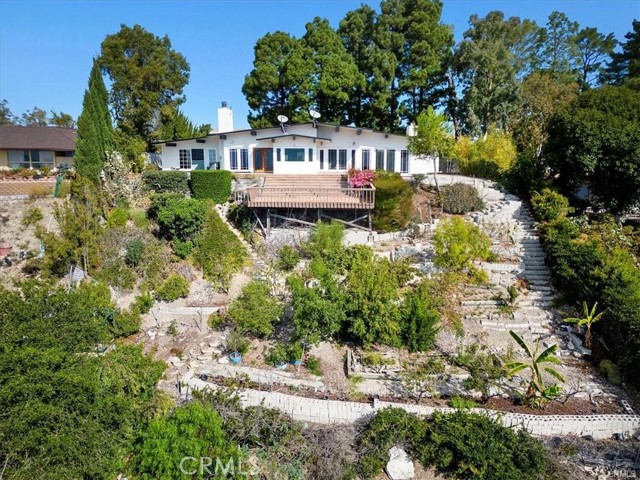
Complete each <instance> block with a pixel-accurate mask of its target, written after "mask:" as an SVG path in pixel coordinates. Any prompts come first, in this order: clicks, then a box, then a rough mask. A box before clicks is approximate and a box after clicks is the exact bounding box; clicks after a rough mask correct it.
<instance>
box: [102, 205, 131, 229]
mask: <svg viewBox="0 0 640 480" xmlns="http://www.w3.org/2000/svg"><path fill="white" fill-rule="evenodd" d="M127 220H129V211H128V210H127V209H126V208H114V209H113V210H111V212H109V216H108V217H107V226H108V227H124V226H125V225H126V224H127Z"/></svg>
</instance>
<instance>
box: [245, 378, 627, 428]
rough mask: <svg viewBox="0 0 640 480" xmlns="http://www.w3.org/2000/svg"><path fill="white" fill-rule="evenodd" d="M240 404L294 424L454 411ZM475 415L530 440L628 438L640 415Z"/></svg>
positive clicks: (289, 401) (278, 400) (285, 398)
mask: <svg viewBox="0 0 640 480" xmlns="http://www.w3.org/2000/svg"><path fill="white" fill-rule="evenodd" d="M240 397H241V401H242V403H243V405H245V406H257V405H264V406H266V407H271V408H277V409H279V410H281V411H283V412H285V413H288V414H289V415H291V416H292V417H293V418H294V419H296V420H301V421H306V422H312V423H354V422H357V421H359V420H362V419H364V418H366V417H368V416H371V415H373V414H374V413H375V412H377V411H379V410H382V409H384V408H388V407H394V408H402V409H404V410H406V411H408V412H411V413H416V414H419V415H431V414H433V413H434V412H441V413H451V412H454V411H455V409H453V408H445V407H428V406H425V405H412V404H406V403H395V402H383V401H378V400H375V401H374V402H373V404H368V403H359V402H347V401H339V400H320V399H314V398H306V397H299V396H295V395H288V394H285V393H280V392H263V391H259V390H249V389H247V390H243V391H242V392H241V395H240ZM470 411H472V412H474V413H480V414H484V415H489V416H491V417H493V418H496V419H497V420H499V421H501V422H502V424H503V425H504V426H505V427H509V428H524V429H525V430H527V431H528V432H529V433H530V434H531V435H533V436H564V435H577V436H586V435H590V436H591V437H593V438H594V439H596V440H602V439H609V438H611V437H612V436H614V435H622V436H623V437H626V438H629V437H631V436H634V435H637V434H638V433H640V415H628V414H623V415H611V414H610V415H532V414H520V413H510V412H498V411H492V410H486V409H482V408H475V409H471V410H470Z"/></svg>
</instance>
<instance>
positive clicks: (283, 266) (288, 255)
mask: <svg viewBox="0 0 640 480" xmlns="http://www.w3.org/2000/svg"><path fill="white" fill-rule="evenodd" d="M299 261H300V254H299V253H298V251H297V250H296V249H295V248H293V247H290V246H289V245H285V246H284V247H282V248H281V249H280V250H279V251H278V258H277V260H276V267H277V268H278V269H280V270H282V271H285V272H290V271H291V270H293V269H294V268H295V267H296V265H298V262H299Z"/></svg>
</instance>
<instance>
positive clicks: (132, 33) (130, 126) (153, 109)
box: [98, 24, 189, 142]
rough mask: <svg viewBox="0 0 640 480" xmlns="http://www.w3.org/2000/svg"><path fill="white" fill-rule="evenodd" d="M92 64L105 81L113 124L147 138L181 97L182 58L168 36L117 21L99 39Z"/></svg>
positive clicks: (184, 65) (186, 75)
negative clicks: (97, 54)
mask: <svg viewBox="0 0 640 480" xmlns="http://www.w3.org/2000/svg"><path fill="white" fill-rule="evenodd" d="M98 62H99V64H100V66H101V67H102V70H103V72H104V73H106V74H107V75H108V77H109V79H110V80H111V95H110V100H111V108H112V111H113V115H114V118H115V121H116V123H117V125H118V128H119V129H121V130H122V132H124V133H125V134H126V135H129V136H133V137H138V138H141V139H144V140H145V141H146V142H150V141H151V140H152V139H153V138H154V133H155V132H156V131H157V130H158V128H159V127H160V126H161V125H162V124H163V123H164V122H165V121H166V119H167V117H169V116H171V114H172V113H173V111H174V110H175V109H176V108H177V107H178V106H179V105H180V104H182V103H183V102H184V100H185V97H184V95H183V89H184V87H185V85H186V84H187V82H188V81H189V64H188V63H187V60H186V59H185V58H184V56H183V55H182V54H181V53H179V52H176V51H175V50H173V48H172V47H171V40H169V37H168V36H166V35H165V36H164V37H157V36H155V35H154V34H153V33H151V32H148V31H147V30H145V29H144V28H143V27H141V26H140V25H134V26H133V27H128V26H127V25H124V24H123V25H121V26H120V31H119V32H117V33H114V34H111V35H107V36H106V38H105V39H104V40H103V42H102V45H101V53H100V57H99V58H98Z"/></svg>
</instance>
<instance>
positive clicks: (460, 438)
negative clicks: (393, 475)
mask: <svg viewBox="0 0 640 480" xmlns="http://www.w3.org/2000/svg"><path fill="white" fill-rule="evenodd" d="M392 446H400V447H402V448H404V449H405V450H406V451H407V453H408V454H409V456H410V457H412V458H414V459H416V460H418V461H420V463H422V465H423V466H425V467H429V466H431V465H434V466H436V467H437V468H438V470H439V471H440V472H442V473H444V474H445V475H447V476H450V477H451V478H464V479H470V480H495V479H498V478H499V479H504V480H520V479H522V480H537V479H538V478H540V476H541V474H542V472H543V471H544V468H545V452H544V447H543V446H542V444H541V443H540V442H539V441H537V440H535V439H534V438H532V437H531V436H530V435H529V434H528V433H526V432H525V431H523V430H519V431H517V433H516V432H515V431H513V430H511V429H510V428H506V427H503V426H502V425H501V424H499V423H498V422H497V421H496V420H493V419H491V418H489V417H487V416H485V415H478V414H473V413H467V412H464V411H457V412H455V413H452V414H441V413H434V414H433V416H432V417H431V418H427V419H421V418H419V417H418V416H416V415H415V414H412V413H408V412H406V411H404V410H401V409H395V408H388V409H385V410H382V411H379V412H378V413H377V414H376V415H375V416H374V417H373V418H372V419H371V421H370V422H369V424H368V425H367V426H366V428H365V430H364V432H363V434H362V436H361V438H360V444H359V450H360V453H361V457H360V461H359V471H360V475H361V478H363V479H371V478H374V477H376V476H377V475H378V474H379V473H380V471H381V470H382V468H383V467H384V465H385V464H386V463H387V461H388V459H389V454H388V451H389V448H390V447H392Z"/></svg>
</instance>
